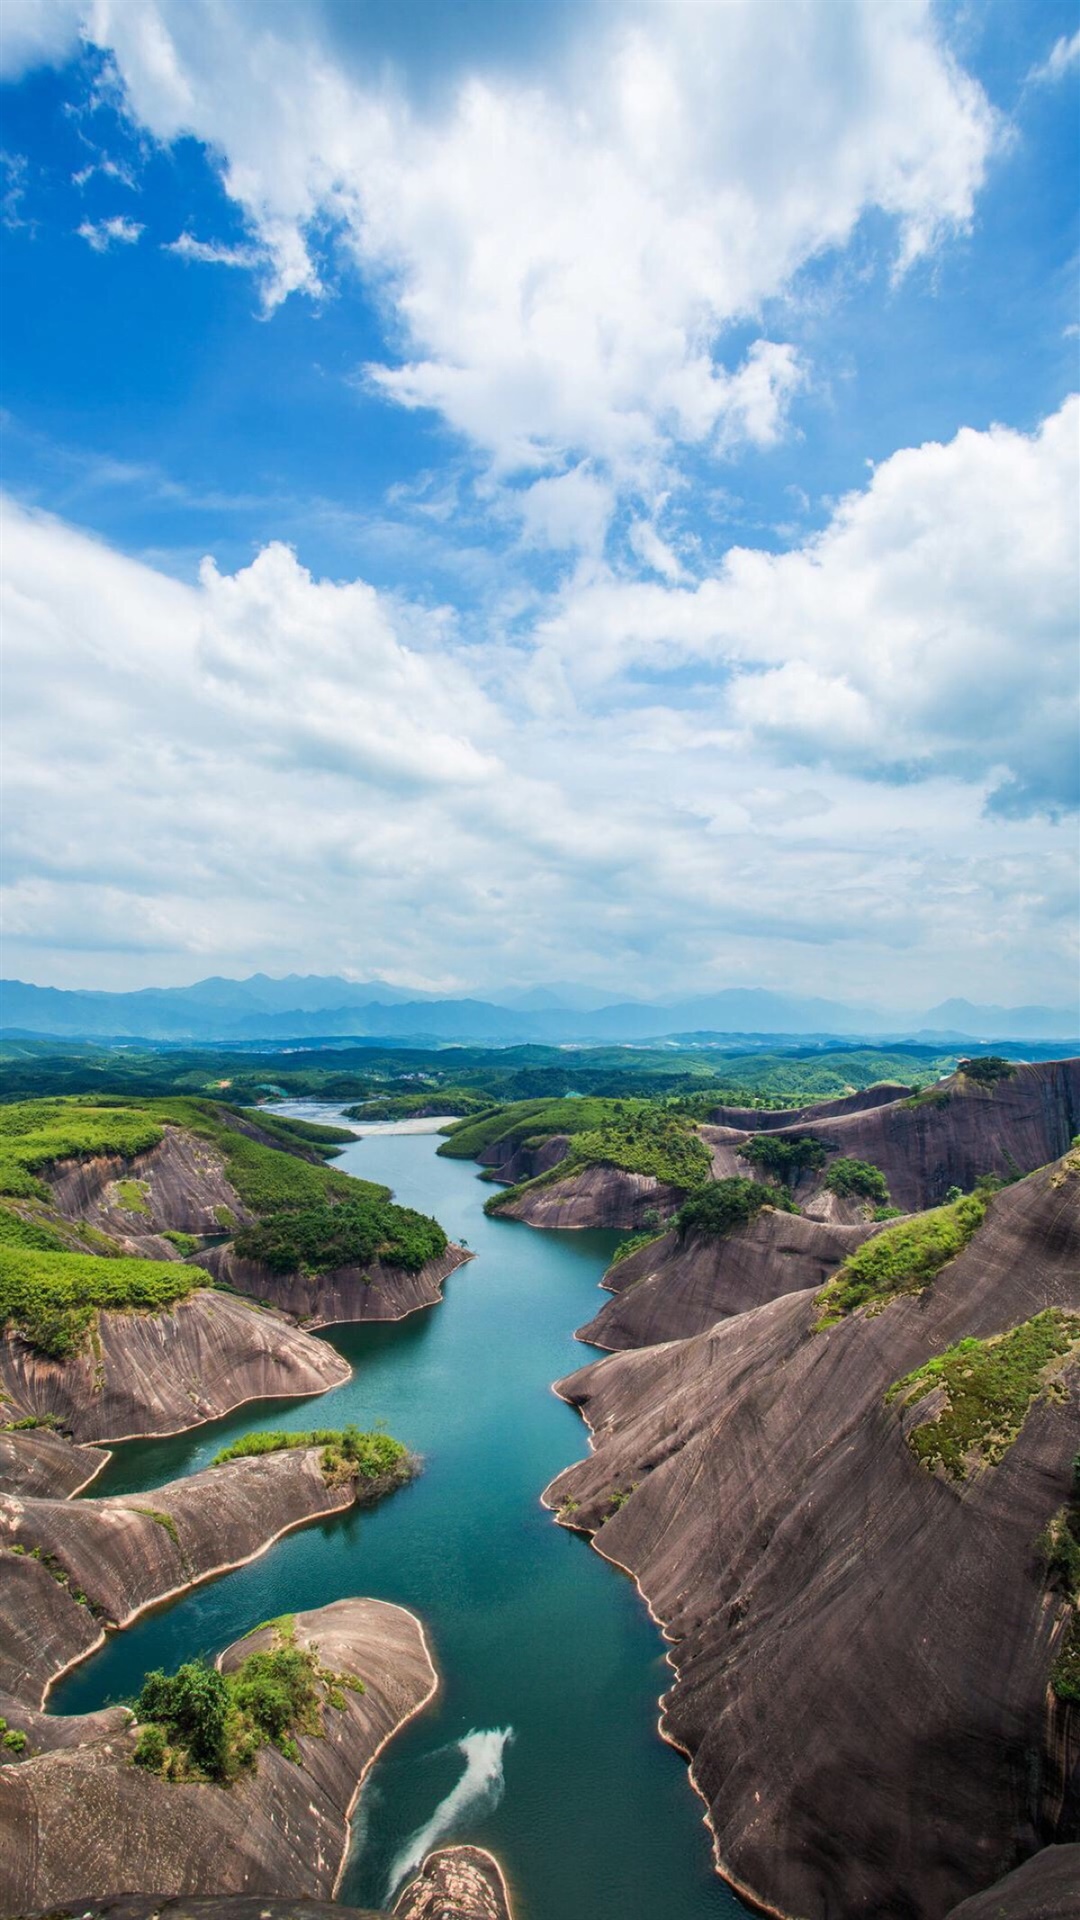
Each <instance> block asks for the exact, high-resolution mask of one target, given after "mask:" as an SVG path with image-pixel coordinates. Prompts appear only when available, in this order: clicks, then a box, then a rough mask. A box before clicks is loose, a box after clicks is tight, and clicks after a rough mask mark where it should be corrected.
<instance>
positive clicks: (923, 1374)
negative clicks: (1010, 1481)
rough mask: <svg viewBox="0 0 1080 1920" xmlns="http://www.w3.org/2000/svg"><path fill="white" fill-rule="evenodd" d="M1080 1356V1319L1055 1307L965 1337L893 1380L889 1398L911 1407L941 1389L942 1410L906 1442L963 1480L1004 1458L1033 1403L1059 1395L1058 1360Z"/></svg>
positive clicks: (927, 1464) (925, 1458)
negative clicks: (982, 1335)
mask: <svg viewBox="0 0 1080 1920" xmlns="http://www.w3.org/2000/svg"><path fill="white" fill-rule="evenodd" d="M1076 1353H1080V1315H1078V1314H1075V1313H1065V1312H1063V1311H1062V1310H1061V1308H1059V1307H1050V1308H1048V1309H1047V1310H1046V1312H1045V1313H1038V1314H1036V1315H1035V1317H1034V1319H1032V1320H1025V1321H1023V1322H1022V1324H1021V1325H1020V1326H1018V1327H1014V1328H1013V1329H1012V1331H1011V1332H1010V1333H1003V1334H998V1335H996V1336H995V1337H994V1338H992V1339H988V1340H970V1339H969V1340H961V1341H960V1342H959V1343H958V1344H957V1345H956V1346H955V1347H950V1348H949V1349H948V1351H947V1352H946V1353H942V1354H939V1355H938V1356H937V1358H936V1359H934V1360H928V1361H927V1362H926V1364H925V1366H922V1367H916V1368H915V1370H914V1372H913V1373H908V1374H905V1375H904V1377H903V1379H902V1380H897V1381H895V1382H894V1383H893V1385H892V1386H891V1387H890V1388H889V1391H888V1393H887V1394H886V1396H885V1398H886V1401H888V1402H893V1401H898V1402H899V1404H900V1405H901V1406H903V1407H910V1406H914V1405H915V1404H916V1402H917V1401H919V1400H921V1399H922V1398H923V1396H924V1395H925V1394H928V1393H930V1392H932V1391H933V1390H934V1389H935V1388H937V1389H940V1390H941V1392H942V1393H943V1394H944V1404H943V1406H942V1408H941V1411H940V1412H939V1413H937V1414H936V1415H935V1416H934V1418H933V1419H932V1420H928V1421H925V1422H924V1423H923V1424H922V1425H920V1426H917V1427H914V1428H913V1429H912V1430H911V1432H910V1433H909V1434H908V1445H909V1447H910V1448H911V1451H912V1452H913V1453H914V1455H915V1458H916V1459H917V1460H919V1461H921V1462H922V1464H923V1466H925V1467H931V1468H932V1467H941V1468H942V1469H943V1470H944V1472H945V1473H947V1474H948V1475H949V1477H950V1479H953V1480H963V1479H965V1478H966V1477H967V1475H968V1474H969V1473H971V1472H973V1471H974V1470H975V1469H976V1468H977V1467H981V1466H996V1465H997V1463H998V1461H1000V1460H1002V1459H1003V1458H1004V1456H1005V1454H1006V1453H1007V1452H1008V1450H1009V1448H1010V1447H1011V1446H1012V1444H1013V1441H1014V1440H1015V1439H1016V1437H1017V1435H1018V1434H1019V1432H1020V1429H1021V1427H1022V1426H1023V1424H1024V1421H1025V1420H1026V1418H1027V1415H1028V1412H1029V1410H1030V1408H1031V1406H1032V1404H1033V1403H1034V1401H1035V1400H1037V1399H1039V1398H1040V1397H1041V1396H1042V1395H1044V1394H1046V1393H1051V1392H1053V1391H1054V1379H1053V1374H1054V1371H1055V1363H1057V1362H1060V1361H1061V1360H1063V1359H1064V1358H1066V1357H1067V1356H1069V1355H1071V1354H1076Z"/></svg>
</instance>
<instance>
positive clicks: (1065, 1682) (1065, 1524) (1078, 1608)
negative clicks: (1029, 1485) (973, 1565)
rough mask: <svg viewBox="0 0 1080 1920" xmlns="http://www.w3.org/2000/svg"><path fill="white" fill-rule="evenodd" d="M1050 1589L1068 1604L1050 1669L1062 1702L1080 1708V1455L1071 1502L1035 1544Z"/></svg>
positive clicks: (1074, 1468) (1051, 1682)
mask: <svg viewBox="0 0 1080 1920" xmlns="http://www.w3.org/2000/svg"><path fill="white" fill-rule="evenodd" d="M1035 1548H1036V1552H1037V1553H1038V1556H1039V1558H1040V1560H1041V1561H1042V1564H1043V1571H1044V1575H1045V1579H1046V1584H1047V1586H1048V1587H1049V1588H1050V1589H1051V1591H1052V1592H1054V1593H1058V1594H1060V1595H1061V1596H1062V1597H1063V1598H1064V1599H1065V1601H1066V1602H1067V1603H1068V1608H1069V1611H1068V1615H1067V1618H1066V1622H1065V1632H1064V1636H1063V1639H1062V1644H1061V1649H1060V1652H1059V1653H1058V1656H1057V1659H1056V1660H1055V1661H1054V1664H1053V1666H1052V1667H1051V1669H1050V1685H1051V1687H1052V1688H1053V1690H1054V1692H1055V1694H1056V1695H1057V1697H1058V1699H1059V1700H1063V1701H1066V1702H1068V1703H1069V1704H1070V1705H1074V1706H1076V1705H1080V1454H1077V1456H1076V1458H1075V1460H1074V1461H1073V1472H1072V1492H1071V1496H1070V1499H1069V1502H1068V1504H1067V1505H1066V1506H1064V1507H1062V1508H1061V1509H1060V1510H1059V1512H1057V1513H1055V1514H1054V1515H1053V1517H1052V1519H1051V1520H1050V1523H1049V1525H1048V1526H1047V1528H1046V1529H1045V1531H1044V1532H1043V1533H1042V1534H1041V1535H1040V1537H1039V1539H1038V1540H1037V1541H1036V1543H1035Z"/></svg>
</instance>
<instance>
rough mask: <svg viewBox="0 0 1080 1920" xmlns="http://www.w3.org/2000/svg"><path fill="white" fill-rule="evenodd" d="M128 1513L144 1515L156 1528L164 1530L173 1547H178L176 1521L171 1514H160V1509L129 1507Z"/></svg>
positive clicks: (178, 1536) (178, 1539)
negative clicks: (155, 1524)
mask: <svg viewBox="0 0 1080 1920" xmlns="http://www.w3.org/2000/svg"><path fill="white" fill-rule="evenodd" d="M128 1512H129V1513H145V1515H146V1517H147V1519H148V1520H156V1521H157V1524H158V1526H159V1527H163V1528H164V1529H165V1532H166V1533H167V1534H168V1536H169V1539H170V1540H171V1541H172V1543H173V1546H174V1547H179V1545H180V1535H179V1533H178V1532H177V1530H176V1521H175V1520H174V1519H173V1517H172V1514H171V1513H162V1511H161V1508H160V1507H129V1508H128Z"/></svg>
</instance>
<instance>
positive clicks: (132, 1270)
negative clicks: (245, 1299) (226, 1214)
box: [0, 1246, 207, 1360]
mask: <svg viewBox="0 0 1080 1920" xmlns="http://www.w3.org/2000/svg"><path fill="white" fill-rule="evenodd" d="M206 1284H207V1278H206V1275H205V1274H204V1273H202V1272H201V1271H200V1270H199V1269H198V1268H195V1267H185V1266H182V1265H181V1264H180V1263H179V1262H178V1261H160V1260H128V1259H123V1258H120V1259H115V1260H102V1259H99V1258H98V1257H97V1255H95V1254H92V1253H50V1252H39V1251H37V1250H36V1249H30V1248H23V1247H11V1246H8V1247H0V1326H4V1327H13V1328H14V1329H15V1331H16V1332H17V1333H19V1334H21V1335H22V1337H23V1339H24V1340H27V1341H28V1342H29V1344H30V1345H31V1346H33V1347H36V1348H37V1350H38V1352H39V1353H44V1354H47V1355H48V1356H49V1357H50V1358H51V1359H54V1360H66V1359H68V1358H70V1356H71V1355H72V1354H74V1353H76V1352H77V1351H78V1349H79V1348H80V1346H81V1345H82V1343H83V1341H84V1339H85V1338H86V1335H87V1334H88V1332H89V1331H90V1327H91V1323H92V1321H93V1318H94V1314H95V1313H96V1311H97V1310H98V1309H99V1308H105V1309H108V1310H110V1311H112V1312H118V1313H130V1312H145V1313H161V1312H164V1311H165V1310H167V1309H168V1308H169V1307H172V1306H175V1304H176V1302H177V1301H178V1300H183V1299H186V1297H187V1295H188V1294H189V1293H192V1292H194V1290H195V1289H196V1288H197V1287H205V1286H206Z"/></svg>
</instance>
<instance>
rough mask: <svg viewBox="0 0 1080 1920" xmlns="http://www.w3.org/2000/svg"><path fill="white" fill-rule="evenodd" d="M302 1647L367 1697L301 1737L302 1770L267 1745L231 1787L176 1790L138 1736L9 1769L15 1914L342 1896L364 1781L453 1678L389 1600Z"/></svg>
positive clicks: (302, 1631)
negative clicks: (124, 1900)
mask: <svg viewBox="0 0 1080 1920" xmlns="http://www.w3.org/2000/svg"><path fill="white" fill-rule="evenodd" d="M294 1636H295V1637H294V1644H295V1645H296V1646H298V1647H300V1648H301V1649H307V1648H312V1649H317V1650H318V1655H319V1660H320V1662H321V1664H322V1665H323V1666H325V1667H328V1668H331V1669H332V1670H333V1671H334V1672H335V1673H340V1674H345V1675H348V1676H354V1677H355V1678H357V1679H358V1680H360V1681H362V1682H363V1687H364V1691H363V1692H362V1693H354V1692H351V1691H348V1692H344V1694H343V1700H344V1705H343V1706H342V1707H341V1708H340V1709H335V1710H332V1711H331V1710H327V1711H326V1712H325V1714H324V1731H323V1733H322V1734H321V1735H315V1734H299V1735H297V1737H296V1744H297V1747H298V1748H299V1751H300V1759H299V1761H298V1762H297V1761H293V1760H290V1759H287V1758H286V1757H285V1755H284V1754H282V1753H280V1752H279V1751H278V1749H277V1748H276V1747H273V1746H265V1747H262V1748H261V1749H260V1751H259V1755H258V1761H257V1766H256V1768H255V1770H254V1771H253V1772H251V1773H245V1774H242V1775H241V1776H240V1778H239V1779H238V1780H237V1781H236V1782H235V1783H234V1784H233V1785H232V1786H231V1787H229V1788H228V1790H226V1789H224V1788H222V1787H218V1786H212V1785H209V1784H205V1785H204V1784H197V1783H175V1782H171V1781H166V1780H163V1779H161V1778H160V1777H159V1776H158V1775H156V1774H152V1773H148V1772H146V1771H145V1770H143V1769H142V1768H138V1767H133V1766H132V1765H131V1755H132V1752H133V1751H134V1746H135V1734H134V1731H133V1730H130V1729H129V1730H125V1731H123V1732H117V1731H115V1730H113V1731H110V1733H109V1734H108V1737H106V1738H101V1737H96V1738H88V1739H86V1740H85V1741H84V1742H83V1743H82V1744H80V1745H79V1746H77V1747H74V1748H68V1749H60V1750H55V1751H53V1752H50V1753H46V1754H42V1755H41V1756H39V1757H34V1758H31V1759H28V1760H23V1761H22V1762H21V1763H20V1764H18V1765H17V1766H11V1767H4V1768H2V1769H0V1910H2V1911H3V1912H4V1913H8V1914H17V1913H23V1914H25V1913H30V1912H33V1911H34V1910H35V1909H38V1908H55V1907H56V1906H57V1904H58V1903H60V1902H63V1901H71V1900H73V1899H79V1898H81V1896H80V1893H79V1890H80V1889H84V1890H85V1889H86V1888H87V1887H89V1888H91V1889H95V1888H96V1889H98V1890H99V1892H100V1890H101V1889H109V1888H111V1887H117V1886H123V1885H124V1884H125V1883H127V1884H128V1885H132V1886H135V1887H153V1888H155V1889H156V1890H157V1893H158V1894H159V1895H163V1896H170V1895H177V1894H194V1893H200V1892H205V1891H212V1892H214V1893H215V1894H230V1893H237V1894H243V1893H247V1894H252V1893H266V1894H272V1895H274V1896H275V1897H276V1898H277V1899H279V1900H290V1899H292V1898H294V1897H295V1898H309V1899H315V1900H328V1899H330V1897H331V1896H332V1895H333V1893H334V1892H335V1891H336V1888H337V1884H338V1881H339V1879H340V1875H341V1871H342V1868H343V1865H344V1859H345V1851H346V1846H347V1841H348V1821H349V1816H350V1814H351V1811H352V1808H353V1805H354V1804H355V1801H356V1797H357V1794H358V1792H359V1788H360V1784H361V1782H362V1780H363V1778H364V1776H365V1774H366V1772H367V1770H368V1768H369V1767H370V1765H371V1763H372V1761H373V1760H374V1759H375V1757H376V1755H377V1754H378V1753H379V1751H380V1750H381V1748H382V1747H383V1746H384V1745H385V1744H386V1742H387V1740H389V1739H390V1738H391V1736H392V1735H393V1734H394V1733H395V1732H396V1731H397V1729H398V1728H399V1727H400V1726H402V1725H403V1724H404V1722H405V1721H406V1720H408V1719H410V1718H411V1717H412V1716H413V1715H414V1714H415V1713H417V1712H419V1710H420V1708H421V1707H423V1706H424V1705H425V1704H426V1703H427V1701H428V1700H429V1699H430V1698H431V1696H432V1694H433V1693H434V1692H435V1690H436V1687H437V1685H438V1677H437V1674H436V1671H435V1668H434V1665H433V1664H432V1660H431V1655H430V1653H429V1650H428V1647H427V1643H426V1641H425V1639H424V1634H423V1629H422V1628H421V1626H420V1623H419V1621H418V1620H417V1619H415V1617H414V1616H413V1615H412V1614H410V1613H407V1612H406V1611H405V1610H404V1608H401V1607H396V1606H391V1605H389V1604H387V1603H386V1602H384V1601H379V1600H339V1601H337V1602H336V1603H335V1604H334V1605H332V1606H328V1607H322V1608H320V1609H318V1610H317V1611H315V1612H312V1613H300V1614H297V1615H296V1616H295V1622H294ZM267 1640H268V1635H267V1634H266V1633H265V1631H264V1632H263V1633H262V1634H255V1635H249V1636H248V1637H247V1638H246V1639H245V1640H243V1641H239V1642H237V1643H236V1644H235V1645H234V1646H232V1647H230V1648H229V1649H228V1651H227V1652H226V1653H225V1654H224V1655H223V1656H222V1661H221V1663H220V1664H221V1665H223V1666H224V1667H226V1668H227V1667H228V1666H229V1665H236V1664H239V1663H240V1662H241V1661H242V1660H243V1659H244V1658H245V1657H246V1656H247V1654H248V1653H250V1652H253V1651H255V1650H257V1649H258V1648H259V1647H260V1646H261V1645H262V1644H263V1643H264V1642H265V1641H267ZM81 1910H82V1909H81V1908H80V1911H81ZM260 1911H261V1908H260Z"/></svg>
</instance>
